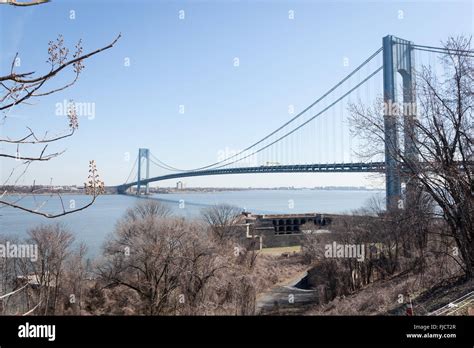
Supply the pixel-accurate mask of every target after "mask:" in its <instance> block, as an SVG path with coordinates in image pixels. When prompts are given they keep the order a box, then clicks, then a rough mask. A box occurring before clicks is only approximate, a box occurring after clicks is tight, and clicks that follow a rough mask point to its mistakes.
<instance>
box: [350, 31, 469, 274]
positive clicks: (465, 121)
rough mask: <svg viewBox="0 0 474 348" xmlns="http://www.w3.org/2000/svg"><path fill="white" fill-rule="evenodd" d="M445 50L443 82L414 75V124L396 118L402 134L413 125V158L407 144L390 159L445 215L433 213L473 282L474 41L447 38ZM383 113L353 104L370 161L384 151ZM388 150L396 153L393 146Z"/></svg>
mask: <svg viewBox="0 0 474 348" xmlns="http://www.w3.org/2000/svg"><path fill="white" fill-rule="evenodd" d="M444 46H445V52H446V54H445V55H443V57H442V58H441V62H442V64H443V67H444V75H443V76H442V77H439V76H436V74H435V73H434V72H433V70H432V69H431V67H423V68H422V69H421V70H420V71H416V72H415V76H416V86H417V87H416V95H417V101H418V105H416V106H417V111H418V113H417V117H415V118H414V119H413V120H411V121H410V120H409V119H407V120H405V121H404V120H403V117H397V127H398V128H399V129H400V130H403V129H404V126H405V127H406V126H407V125H409V123H406V122H412V123H411V126H412V127H406V128H405V130H407V129H408V132H406V134H407V140H408V142H409V143H410V144H411V150H412V154H413V155H407V154H406V153H405V152H404V148H403V147H406V146H410V145H408V143H407V144H404V146H400V147H399V149H398V150H396V151H397V152H396V153H394V154H392V155H393V157H394V158H396V160H397V161H398V164H399V170H401V171H403V175H404V180H405V182H406V183H407V187H412V188H413V187H418V188H419V190H411V191H412V192H418V193H417V194H416V195H417V196H418V198H420V199H424V198H423V195H425V194H427V195H428V196H429V197H430V198H431V199H432V200H433V201H434V202H435V203H436V205H437V206H438V207H439V209H440V211H441V214H437V213H436V209H435V210H434V211H433V216H437V215H441V217H442V218H443V219H444V221H445V222H446V224H447V225H448V227H449V228H448V233H447V234H448V236H449V237H451V238H453V239H454V241H455V243H456V250H453V255H456V253H457V252H459V255H460V256H461V260H462V263H463V269H464V272H465V274H466V276H467V277H469V278H470V277H472V276H473V275H474V221H473V219H474V198H473V197H474V196H473V195H474V182H473V159H474V156H473V127H474V118H473V108H474V81H473V79H474V66H473V57H474V52H473V51H472V50H471V39H468V38H465V37H457V38H449V39H448V41H447V42H446V44H445V45H444ZM383 107H384V105H383V104H382V103H378V104H377V105H376V106H374V107H365V106H363V105H359V104H353V105H352V106H351V108H350V109H351V113H352V118H353V123H354V125H355V127H356V129H355V131H356V132H358V133H360V134H362V136H363V137H364V139H365V140H366V142H367V143H371V144H372V146H367V149H369V153H368V154H369V155H370V152H372V153H379V152H380V151H382V149H383V144H384V141H385V137H384V128H383V117H382V114H383V113H382V109H383ZM401 110H402V108H400V111H401ZM394 116H400V115H394ZM410 128H412V130H410ZM374 145H375V146H374ZM389 148H394V147H393V146H391V144H390V146H389ZM412 192H408V193H407V199H408V201H409V202H410V201H411V202H412V204H410V209H412V208H413V207H415V208H416V206H417V201H416V200H413V197H411V196H410V195H412ZM420 192H422V194H421V195H420ZM413 203H414V204H413ZM439 234H440V235H442V234H443V232H439Z"/></svg>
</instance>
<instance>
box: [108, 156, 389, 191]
mask: <svg viewBox="0 0 474 348" xmlns="http://www.w3.org/2000/svg"><path fill="white" fill-rule="evenodd" d="M384 171H385V163H384V162H372V163H333V164H298V165H275V166H274V165H269V166H259V167H241V168H220V169H209V170H198V171H189V172H179V173H173V174H167V175H162V176H155V177H153V178H148V179H143V180H140V185H146V184H149V183H151V182H155V181H162V180H169V179H177V178H185V177H191V176H207V175H228V174H259V173H367V172H381V173H382V172H384ZM137 184H138V182H137V181H134V182H131V183H126V184H123V185H119V186H117V189H118V191H119V192H125V191H126V190H127V189H128V188H129V187H132V186H136V185H137Z"/></svg>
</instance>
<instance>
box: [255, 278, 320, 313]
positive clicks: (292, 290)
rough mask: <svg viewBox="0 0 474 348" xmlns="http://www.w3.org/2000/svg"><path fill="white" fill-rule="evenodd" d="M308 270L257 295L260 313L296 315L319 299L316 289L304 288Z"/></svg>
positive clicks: (258, 311)
mask: <svg viewBox="0 0 474 348" xmlns="http://www.w3.org/2000/svg"><path fill="white" fill-rule="evenodd" d="M306 275H307V272H306V271H304V272H300V273H299V274H298V275H296V276H295V277H293V278H292V279H290V280H288V281H286V282H284V283H282V284H277V285H275V286H274V287H273V288H272V289H270V290H269V291H267V292H265V293H263V294H261V295H260V296H258V297H257V310H256V312H257V314H258V315H296V314H302V313H304V312H305V311H306V310H307V308H308V307H309V306H310V305H312V304H314V303H315V302H316V300H317V298H316V291H315V290H309V289H304V285H303V286H302V284H301V283H304V278H305V277H306Z"/></svg>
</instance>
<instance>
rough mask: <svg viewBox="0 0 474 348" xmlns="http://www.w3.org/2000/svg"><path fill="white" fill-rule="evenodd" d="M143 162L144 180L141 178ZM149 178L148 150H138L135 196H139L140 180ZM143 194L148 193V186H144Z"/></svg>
mask: <svg viewBox="0 0 474 348" xmlns="http://www.w3.org/2000/svg"><path fill="white" fill-rule="evenodd" d="M143 159H144V160H145V166H146V171H145V178H143V177H142V160H143ZM149 178H150V150H149V149H138V175H137V195H140V187H141V181H142V179H149ZM145 185H146V186H145V194H148V193H149V184H148V183H146V184H145Z"/></svg>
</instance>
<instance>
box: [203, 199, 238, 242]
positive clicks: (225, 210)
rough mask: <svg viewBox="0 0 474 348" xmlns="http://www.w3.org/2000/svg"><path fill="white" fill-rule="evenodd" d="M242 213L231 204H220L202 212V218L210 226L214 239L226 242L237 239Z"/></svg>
mask: <svg viewBox="0 0 474 348" xmlns="http://www.w3.org/2000/svg"><path fill="white" fill-rule="evenodd" d="M240 215H241V211H240V209H239V208H237V207H235V206H233V205H229V204H218V205H214V206H212V207H209V208H206V209H204V210H203V211H202V217H203V219H204V221H205V222H207V224H208V225H209V227H210V229H211V231H212V233H213V235H214V237H215V238H216V239H217V240H219V241H226V240H228V239H230V238H232V237H235V234H236V232H237V231H238V227H237V224H238V223H239V217H240Z"/></svg>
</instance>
